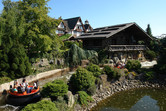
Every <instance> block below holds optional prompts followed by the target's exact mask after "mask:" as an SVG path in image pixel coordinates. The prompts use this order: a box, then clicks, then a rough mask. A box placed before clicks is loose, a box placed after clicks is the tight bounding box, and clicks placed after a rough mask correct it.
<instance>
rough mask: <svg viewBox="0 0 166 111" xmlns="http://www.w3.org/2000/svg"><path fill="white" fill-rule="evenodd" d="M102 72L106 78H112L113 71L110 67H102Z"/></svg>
mask: <svg viewBox="0 0 166 111" xmlns="http://www.w3.org/2000/svg"><path fill="white" fill-rule="evenodd" d="M103 70H104V72H105V73H106V74H107V75H108V76H110V77H113V75H114V71H113V70H112V68H111V67H110V66H104V69H103Z"/></svg>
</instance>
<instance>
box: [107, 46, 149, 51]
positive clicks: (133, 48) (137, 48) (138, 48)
mask: <svg viewBox="0 0 166 111" xmlns="http://www.w3.org/2000/svg"><path fill="white" fill-rule="evenodd" d="M143 50H146V46H145V45H109V46H108V51H111V52H115V51H143Z"/></svg>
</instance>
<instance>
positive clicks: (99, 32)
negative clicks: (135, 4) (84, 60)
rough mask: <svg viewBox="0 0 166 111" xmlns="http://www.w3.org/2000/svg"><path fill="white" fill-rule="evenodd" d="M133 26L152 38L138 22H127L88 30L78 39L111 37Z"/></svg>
mask: <svg viewBox="0 0 166 111" xmlns="http://www.w3.org/2000/svg"><path fill="white" fill-rule="evenodd" d="M131 26H136V27H137V28H138V29H139V30H141V32H142V33H144V34H145V35H146V36H148V37H149V38H151V37H150V36H149V35H147V34H146V33H145V32H144V30H142V28H140V27H139V26H138V25H137V24H136V23H126V24H119V25H113V26H106V27H100V28H96V29H94V30H93V31H91V32H88V33H86V34H82V35H81V36H78V37H77V39H88V38H109V37H111V36H113V35H115V34H117V33H119V32H121V31H123V30H125V29H127V28H129V27H131Z"/></svg>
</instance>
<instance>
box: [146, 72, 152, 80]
mask: <svg viewBox="0 0 166 111" xmlns="http://www.w3.org/2000/svg"><path fill="white" fill-rule="evenodd" d="M145 78H146V79H147V80H150V79H153V78H154V72H153V71H149V72H147V73H146V74H145Z"/></svg>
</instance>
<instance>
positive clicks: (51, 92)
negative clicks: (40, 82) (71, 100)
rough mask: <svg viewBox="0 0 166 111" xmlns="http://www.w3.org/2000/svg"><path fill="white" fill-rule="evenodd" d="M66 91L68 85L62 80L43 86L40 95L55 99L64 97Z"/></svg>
mask: <svg viewBox="0 0 166 111" xmlns="http://www.w3.org/2000/svg"><path fill="white" fill-rule="evenodd" d="M67 91H68V85H67V84H66V83H64V81H62V80H55V81H53V82H49V83H47V84H45V85H44V86H43V89H42V91H41V94H42V96H43V97H50V98H51V99H56V98H57V97H58V96H64V95H65V94H66V93H67Z"/></svg>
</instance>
